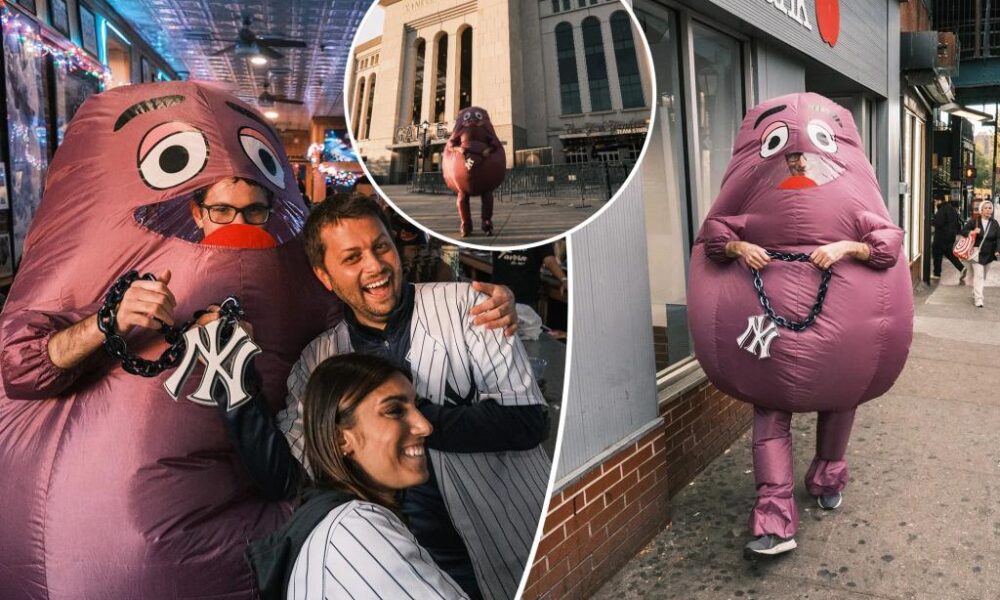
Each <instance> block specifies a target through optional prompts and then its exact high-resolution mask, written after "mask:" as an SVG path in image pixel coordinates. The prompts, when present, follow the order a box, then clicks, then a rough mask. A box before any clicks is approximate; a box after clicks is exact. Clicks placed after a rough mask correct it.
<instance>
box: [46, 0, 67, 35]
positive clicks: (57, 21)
mask: <svg viewBox="0 0 1000 600" xmlns="http://www.w3.org/2000/svg"><path fill="white" fill-rule="evenodd" d="M49 18H50V19H51V21H52V26H53V27H55V28H56V29H57V30H59V33H61V34H63V35H64V36H66V37H69V9H68V8H67V7H66V0H49Z"/></svg>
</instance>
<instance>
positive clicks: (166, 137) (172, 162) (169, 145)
mask: <svg viewBox="0 0 1000 600" xmlns="http://www.w3.org/2000/svg"><path fill="white" fill-rule="evenodd" d="M207 162H208V142H206V141H205V136H204V135H202V133H201V132H200V131H198V130H197V129H195V128H193V127H191V126H190V125H187V124H185V123H177V122H174V123H163V124H162V125H157V126H156V127H154V128H153V129H151V130H150V131H149V133H147V134H146V135H145V136H144V137H143V138H142V142H141V143H140V144H139V173H140V174H141V175H142V179H143V181H145V182H146V185H148V186H149V187H151V188H153V189H157V190H165V189H169V188H172V187H175V186H178V185H180V184H182V183H184V182H185V181H188V180H190V179H191V178H193V177H194V176H195V175H197V174H198V173H200V172H201V170H202V169H203V168H205V164H206V163H207Z"/></svg>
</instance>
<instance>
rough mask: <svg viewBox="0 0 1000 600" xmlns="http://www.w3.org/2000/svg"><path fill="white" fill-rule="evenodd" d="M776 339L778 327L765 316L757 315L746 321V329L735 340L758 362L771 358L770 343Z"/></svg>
mask: <svg viewBox="0 0 1000 600" xmlns="http://www.w3.org/2000/svg"><path fill="white" fill-rule="evenodd" d="M777 337H778V326H777V325H775V323H774V322H773V321H769V320H768V318H767V315H757V316H755V317H750V318H748V319H747V328H746V330H744V331H743V333H742V334H741V335H740V337H738V338H736V343H737V344H739V346H740V348H743V349H744V350H746V351H747V352H749V353H750V354H753V355H754V356H756V357H757V359H758V360H764V359H765V358H770V357H771V352H770V349H771V342H773V341H774V339H775V338H777ZM758 351H759V354H758Z"/></svg>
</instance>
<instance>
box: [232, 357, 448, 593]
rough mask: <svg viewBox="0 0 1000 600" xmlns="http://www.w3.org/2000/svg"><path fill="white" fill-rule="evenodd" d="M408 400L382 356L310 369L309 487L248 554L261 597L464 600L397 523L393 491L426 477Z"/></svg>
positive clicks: (423, 429)
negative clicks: (285, 519)
mask: <svg viewBox="0 0 1000 600" xmlns="http://www.w3.org/2000/svg"><path fill="white" fill-rule="evenodd" d="M415 401H416V394H415V391H414V388H413V384H412V383H411V381H410V377H409V374H407V373H404V372H403V371H402V370H400V369H399V368H397V367H396V366H395V365H393V364H392V363H390V362H389V361H387V360H384V359H381V358H378V357H374V356H365V355H361V354H342V355H338V356H334V357H332V358H329V359H327V360H325V361H323V362H322V363H321V364H320V365H319V366H318V367H317V368H316V370H315V371H314V372H313V374H312V376H311V377H310V378H309V383H308V384H307V386H306V392H305V402H304V405H305V407H306V409H305V414H304V429H305V431H304V434H305V453H306V456H307V458H308V462H309V464H310V465H311V466H312V472H313V473H314V476H313V479H314V481H313V486H314V487H313V488H311V489H310V490H308V491H307V492H306V494H305V501H304V502H303V504H302V506H300V507H299V509H298V510H296V512H295V514H294V515H293V516H292V519H291V521H290V522H289V523H288V524H287V525H286V526H285V527H284V528H283V529H282V530H281V531H279V532H277V533H276V534H274V535H272V536H270V537H269V538H266V539H265V540H262V541H261V542H258V543H255V544H253V545H252V546H251V548H250V550H249V552H248V557H249V558H250V561H251V563H252V564H253V566H254V571H255V572H256V573H257V576H258V579H259V581H260V584H261V588H262V590H261V591H262V596H263V597H264V598H265V599H266V598H283V599H284V598H287V599H288V600H306V599H311V598H331V599H332V598H393V599H395V598H413V599H421V600H422V599H424V598H428V599H430V598H435V599H442V600H450V599H452V598H468V596H467V595H466V594H465V593H464V592H463V591H462V589H461V588H460V587H459V586H458V585H457V584H456V583H455V582H454V581H453V580H452V579H451V578H450V577H449V576H448V575H447V574H446V573H445V572H444V571H442V570H441V569H440V567H438V566H437V564H435V563H434V561H433V560H432V559H431V557H430V555H429V554H428V553H427V551H426V550H425V549H424V548H422V547H421V546H420V545H419V544H418V543H417V541H416V539H414V537H413V534H411V533H410V532H409V530H408V529H407V528H406V526H405V525H404V524H403V522H402V521H401V520H400V518H399V513H398V503H397V495H398V493H399V491H400V490H403V489H405V488H408V487H411V486H414V485H418V484H421V483H424V482H425V481H427V478H428V476H429V472H428V470H427V459H426V456H425V452H424V440H425V438H426V437H427V436H429V435H430V434H431V431H432V430H433V428H432V426H431V424H430V423H429V422H428V421H427V419H426V418H424V416H423V415H421V413H420V411H419V410H417V408H416V403H415Z"/></svg>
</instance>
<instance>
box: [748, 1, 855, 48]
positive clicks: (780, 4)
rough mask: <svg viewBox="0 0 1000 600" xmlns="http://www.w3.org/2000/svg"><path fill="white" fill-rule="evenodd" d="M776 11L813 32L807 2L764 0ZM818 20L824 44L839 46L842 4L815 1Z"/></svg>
mask: <svg viewBox="0 0 1000 600" xmlns="http://www.w3.org/2000/svg"><path fill="white" fill-rule="evenodd" d="M762 1H764V2H767V3H768V4H770V5H771V6H772V7H773V8H774V9H775V10H779V11H781V13H782V14H784V15H785V16H787V17H789V18H791V19H792V20H793V21H795V22H796V23H798V24H799V25H801V26H802V27H804V28H805V29H807V30H809V31H812V24H811V23H810V19H809V12H808V11H807V10H806V0H762ZM815 7H816V19H817V21H818V23H817V24H818V25H819V36H820V37H821V38H822V39H823V41H824V42H826V43H827V44H829V45H830V47H831V48H832V47H833V46H835V45H837V38H838V37H839V36H840V2H839V0H815Z"/></svg>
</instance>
